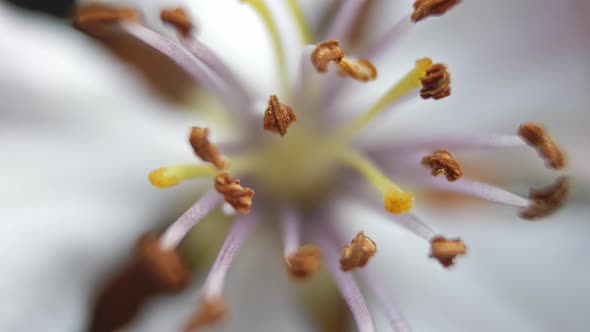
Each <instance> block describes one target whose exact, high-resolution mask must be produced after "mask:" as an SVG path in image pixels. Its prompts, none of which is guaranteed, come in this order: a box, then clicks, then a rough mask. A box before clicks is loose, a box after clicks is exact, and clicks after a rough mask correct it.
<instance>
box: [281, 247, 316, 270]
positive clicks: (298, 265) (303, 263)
mask: <svg viewBox="0 0 590 332" xmlns="http://www.w3.org/2000/svg"><path fill="white" fill-rule="evenodd" d="M285 262H286V263H287V269H288V271H289V274H290V275H291V276H292V277H294V278H297V279H305V278H308V277H311V276H313V275H314V274H315V273H316V272H317V271H318V270H319V269H320V267H321V266H322V252H321V250H320V248H318V247H317V246H315V245H313V244H306V245H303V246H301V247H299V248H298V249H297V251H296V252H294V253H292V254H290V255H288V256H287V257H285Z"/></svg>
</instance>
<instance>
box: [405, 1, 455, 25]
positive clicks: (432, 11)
mask: <svg viewBox="0 0 590 332" xmlns="http://www.w3.org/2000/svg"><path fill="white" fill-rule="evenodd" d="M460 2H461V0H416V2H414V13H413V14H412V21H414V22H418V21H421V20H423V19H425V18H426V17H429V16H440V15H443V14H444V13H446V12H447V10H449V9H451V8H453V7H454V6H455V5H458V4H459V3H460Z"/></svg>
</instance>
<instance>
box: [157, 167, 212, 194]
mask: <svg viewBox="0 0 590 332" xmlns="http://www.w3.org/2000/svg"><path fill="white" fill-rule="evenodd" d="M215 174H217V170H216V169H215V167H213V166H212V165H209V164H202V165H201V164H199V165H197V164H181V165H173V166H167V167H161V168H158V169H156V170H153V171H151V172H150V174H149V176H148V179H149V180H150V183H151V184H152V185H153V186H154V187H158V188H168V187H174V186H175V185H177V184H179V183H180V181H182V180H185V179H194V178H199V177H207V176H211V177H212V176H214V175H215Z"/></svg>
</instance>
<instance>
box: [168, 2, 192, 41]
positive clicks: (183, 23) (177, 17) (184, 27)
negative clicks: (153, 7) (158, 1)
mask: <svg viewBox="0 0 590 332" xmlns="http://www.w3.org/2000/svg"><path fill="white" fill-rule="evenodd" d="M160 19H161V20H162V22H164V23H166V24H170V25H172V26H173V27H174V28H175V29H176V31H178V32H179V33H180V34H182V35H183V36H187V35H189V34H190V33H191V30H192V29H193V23H192V22H191V19H190V18H189V17H188V15H187V14H186V12H185V11H184V9H182V8H168V9H162V11H161V12H160Z"/></svg>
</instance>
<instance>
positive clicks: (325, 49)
mask: <svg viewBox="0 0 590 332" xmlns="http://www.w3.org/2000/svg"><path fill="white" fill-rule="evenodd" d="M344 55H345V53H344V50H343V49H341V48H340V45H339V44H338V40H336V39H332V40H328V41H324V42H321V43H318V44H317V45H316V48H315V50H314V51H313V53H311V63H312V64H313V66H314V67H315V68H316V69H317V71H319V72H320V73H325V72H327V71H328V64H329V63H330V61H334V62H335V63H340V61H342V58H344Z"/></svg>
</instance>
